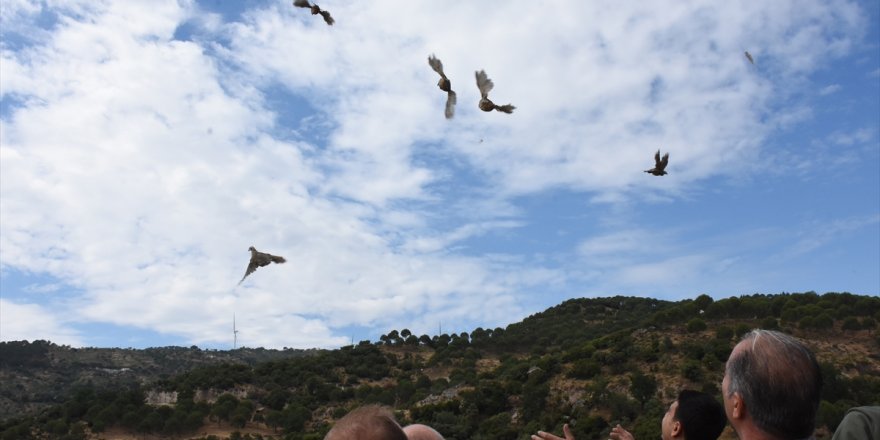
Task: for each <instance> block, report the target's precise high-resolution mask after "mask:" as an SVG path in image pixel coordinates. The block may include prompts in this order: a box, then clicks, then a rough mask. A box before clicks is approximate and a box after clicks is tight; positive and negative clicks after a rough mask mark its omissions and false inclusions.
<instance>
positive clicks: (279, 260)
mask: <svg viewBox="0 0 880 440" xmlns="http://www.w3.org/2000/svg"><path fill="white" fill-rule="evenodd" d="M271 258H272V262H273V263H279V264H281V263H286V262H287V260H285V259H284V257H279V256H276V255H272V257H271Z"/></svg>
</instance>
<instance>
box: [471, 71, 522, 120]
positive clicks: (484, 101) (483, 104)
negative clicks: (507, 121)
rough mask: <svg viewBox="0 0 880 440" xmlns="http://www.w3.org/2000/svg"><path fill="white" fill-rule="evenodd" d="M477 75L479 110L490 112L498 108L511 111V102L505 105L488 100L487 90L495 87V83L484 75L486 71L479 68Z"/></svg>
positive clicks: (505, 111)
mask: <svg viewBox="0 0 880 440" xmlns="http://www.w3.org/2000/svg"><path fill="white" fill-rule="evenodd" d="M476 76H477V88H479V89H480V96H481V98H480V110H482V111H484V112H491V111H492V110H498V111H499V112H504V113H513V109H515V108H516V107H514V106H513V105H511V104H507V105H497V104H495V103H494V102H492V101H490V100H489V92H490V91H491V90H492V88H493V87H495V84H494V83H492V80H491V79H489V77H488V76H486V71H484V70H481V71H479V72H477V73H476Z"/></svg>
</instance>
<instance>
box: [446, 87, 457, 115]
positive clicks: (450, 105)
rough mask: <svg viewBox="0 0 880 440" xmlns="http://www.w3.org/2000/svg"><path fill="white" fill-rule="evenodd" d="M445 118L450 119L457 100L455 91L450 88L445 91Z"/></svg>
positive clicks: (453, 113)
mask: <svg viewBox="0 0 880 440" xmlns="http://www.w3.org/2000/svg"><path fill="white" fill-rule="evenodd" d="M446 95H447V96H446V119H450V118H452V117H453V116H454V115H455V103H456V101H457V100H458V98H456V95H455V92H453V91H452V90H450V91H449V92H447V93H446Z"/></svg>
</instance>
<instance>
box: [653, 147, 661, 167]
mask: <svg viewBox="0 0 880 440" xmlns="http://www.w3.org/2000/svg"><path fill="white" fill-rule="evenodd" d="M654 166H655V167H659V166H660V150H657V152H656V153H654Z"/></svg>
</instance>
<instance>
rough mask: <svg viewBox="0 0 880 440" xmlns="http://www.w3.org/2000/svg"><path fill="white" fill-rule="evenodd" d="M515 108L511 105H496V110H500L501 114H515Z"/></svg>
mask: <svg viewBox="0 0 880 440" xmlns="http://www.w3.org/2000/svg"><path fill="white" fill-rule="evenodd" d="M515 108H516V107H514V106H513V105H511V104H507V105H496V106H495V110H498V111H499V112H504V113H508V114H510V113H513V109H515Z"/></svg>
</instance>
